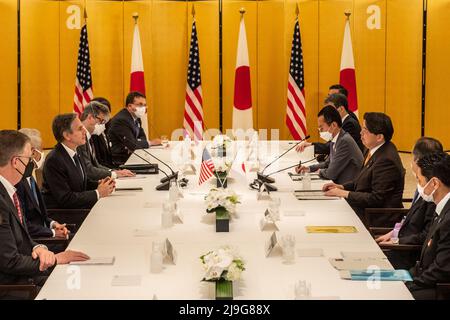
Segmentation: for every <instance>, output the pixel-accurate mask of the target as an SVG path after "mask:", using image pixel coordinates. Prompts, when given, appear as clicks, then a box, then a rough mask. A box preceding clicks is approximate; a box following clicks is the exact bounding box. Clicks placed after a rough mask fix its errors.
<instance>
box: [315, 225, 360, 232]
mask: <svg viewBox="0 0 450 320" xmlns="http://www.w3.org/2000/svg"><path fill="white" fill-rule="evenodd" d="M306 232H307V233H356V232H358V230H357V229H356V228H355V227H354V226H306Z"/></svg>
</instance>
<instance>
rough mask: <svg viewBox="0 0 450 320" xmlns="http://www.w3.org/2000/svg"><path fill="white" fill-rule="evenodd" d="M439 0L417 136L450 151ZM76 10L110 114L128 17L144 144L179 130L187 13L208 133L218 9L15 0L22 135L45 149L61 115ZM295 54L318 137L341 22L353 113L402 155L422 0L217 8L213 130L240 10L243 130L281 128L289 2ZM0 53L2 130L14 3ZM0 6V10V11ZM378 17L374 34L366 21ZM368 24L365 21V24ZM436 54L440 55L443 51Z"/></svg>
mask: <svg viewBox="0 0 450 320" xmlns="http://www.w3.org/2000/svg"><path fill="white" fill-rule="evenodd" d="M448 2H450V1H447V0H446V1H440V2H435V1H431V2H430V5H429V17H428V22H429V45H428V48H427V54H428V56H429V58H428V69H427V81H428V82H427V114H426V117H425V119H426V134H430V135H434V136H436V137H437V138H439V139H441V140H443V142H444V143H445V144H446V145H449V144H450V141H448V140H450V138H448V135H446V134H445V129H444V128H443V127H442V126H438V125H436V123H437V120H438V119H439V118H442V116H441V115H445V114H446V113H445V112H447V113H448V110H444V111H443V109H444V106H443V105H441V104H439V103H438V99H439V98H438V97H439V96H440V93H441V92H443V90H444V86H445V83H447V82H448V81H446V80H448V77H449V76H448V74H449V72H445V70H446V69H445V68H448V64H447V63H446V62H445V61H446V57H447V56H448V53H449V51H450V49H449V47H448V45H446V44H445V43H446V39H447V38H448V37H447V33H448V30H447V29H448V28H446V27H445V23H444V22H443V21H445V19H444V18H442V17H444V16H445V13H446V12H447V11H448V10H449V9H448V8H449V6H448V5H447V4H448ZM85 4H86V9H87V14H88V20H87V23H88V37H89V46H90V50H91V51H90V53H91V66H92V78H93V86H94V95H96V96H104V97H106V98H108V99H109V100H110V101H111V103H112V107H113V114H115V113H116V112H117V111H118V110H120V108H122V107H123V104H124V99H125V96H126V94H127V92H128V90H129V73H130V64H131V44H132V36H133V28H134V20H133V18H132V15H133V13H134V12H137V13H138V14H139V19H138V23H139V28H140V35H141V43H142V51H143V58H144V70H145V81H146V89H147V96H148V104H149V129H150V135H151V136H160V135H170V134H171V133H172V131H173V130H175V129H177V128H181V127H182V121H183V110H184V96H185V86H186V71H187V61H188V50H189V41H190V31H191V23H192V16H191V11H192V6H193V5H194V6H195V11H196V21H197V29H198V37H199V47H200V60H201V70H202V71H201V72H202V88H203V98H204V114H205V122H206V123H205V124H206V127H207V128H218V127H219V69H218V65H219V26H218V22H219V14H218V9H219V3H218V1H217V0H207V1H175V0H140V1H122V0H116V1H113V0H86V1H83V0H78V1H62V0H61V1H57V0H52V1H51V0H27V1H21V8H20V9H21V46H22V48H21V49H22V50H21V56H22V58H21V62H22V69H21V97H22V104H21V109H22V116H21V122H22V123H21V124H22V127H35V128H38V129H39V130H41V132H42V133H43V136H44V142H45V146H46V147H51V146H53V144H54V139H53V135H52V133H51V121H52V119H53V117H54V116H55V115H56V114H58V113H60V112H70V111H71V110H72V101H73V90H74V80H75V70H76V61H77V50H78V42H79V34H80V30H79V29H78V28H74V29H73V28H72V29H70V28H68V25H67V21H68V19H69V17H70V16H71V14H72V11H71V10H73V6H78V7H79V8H80V10H81V25H82V23H83V17H82V16H83V9H84V6H85ZM297 4H298V6H299V10H300V15H299V19H300V28H301V36H302V44H303V54H304V68H305V90H306V108H307V126H308V130H309V133H310V134H311V136H312V137H313V139H314V140H317V139H318V135H317V122H316V115H317V112H318V111H319V109H320V108H321V107H322V105H323V100H324V98H325V97H326V94H327V91H328V86H329V85H331V84H334V83H337V82H338V81H339V68H340V56H341V48H342V39H343V31H344V24H345V16H344V12H345V11H346V10H349V11H351V13H352V14H351V16H350V22H351V32H352V40H353V48H354V56H355V64H356V77H357V87H358V102H359V110H360V119H361V118H362V115H363V113H364V112H367V111H382V112H387V113H388V114H389V115H390V116H391V117H392V120H393V122H394V126H395V131H396V132H395V135H394V142H395V143H396V144H397V146H398V148H399V149H401V150H407V151H408V150H410V149H411V148H412V145H413V143H414V141H415V139H416V138H417V137H418V136H419V135H420V129H421V128H420V125H421V76H422V75H421V50H422V46H421V38H422V1H421V0H379V1H374V0H298V1H295V0H260V1H250V0H239V1H238V0H223V52H222V53H223V128H224V129H225V130H226V129H228V128H230V127H231V118H232V117H231V116H232V105H233V90H234V71H235V63H236V48H237V36H238V29H239V19H240V14H239V9H240V8H242V7H244V8H245V10H246V13H245V23H246V29H247V37H248V49H249V58H250V67H251V81H252V98H253V113H254V125H255V128H258V129H268V130H269V131H268V137H269V138H270V137H271V133H270V129H279V132H280V138H281V139H288V138H290V135H289V132H288V130H287V128H286V125H285V122H284V121H285V120H284V119H285V110H286V90H287V89H286V87H287V78H288V77H287V76H288V67H289V58H290V50H291V42H292V32H293V27H294V22H295V17H296V15H295V11H296V5H297ZM0 5H1V6H2V10H1V11H0V15H1V17H2V18H3V19H2V21H5V27H4V28H2V31H1V32H3V33H4V36H3V39H5V43H6V44H7V45H6V46H5V48H6V50H2V51H1V52H0V55H1V58H2V60H1V61H2V62H3V61H8V63H5V67H4V68H3V70H5V75H6V76H4V77H2V79H1V80H0V89H1V92H2V96H3V97H4V100H6V103H7V106H8V108H7V111H5V112H4V114H5V116H4V117H3V118H2V120H0V121H1V126H2V128H5V127H8V126H9V127H15V125H16V123H17V91H16V90H17V89H16V88H17V84H16V79H17V68H16V65H17V63H16V59H17V47H16V45H17V41H16V38H15V37H16V36H17V31H16V30H17V21H16V18H15V16H14V14H15V12H16V11H15V10H16V9H17V8H16V6H17V2H16V1H15V0H9V1H7V0H0ZM3 8H4V9H5V10H3ZM374 8H375V9H376V10H379V21H378V22H379V25H378V27H377V28H369V22H368V20H370V19H372V18H371V17H373V15H374V13H373V12H374V11H373V10H374ZM371 21H372V20H371ZM445 52H447V54H445Z"/></svg>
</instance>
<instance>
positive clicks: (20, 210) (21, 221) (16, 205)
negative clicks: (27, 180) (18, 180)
mask: <svg viewBox="0 0 450 320" xmlns="http://www.w3.org/2000/svg"><path fill="white" fill-rule="evenodd" d="M13 200H14V206H15V207H16V209H17V215H18V216H19V220H20V223H22V224H23V216H22V209H21V208H20V202H19V197H18V196H17V192H16V193H14V195H13Z"/></svg>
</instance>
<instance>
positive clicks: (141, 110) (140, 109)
mask: <svg viewBox="0 0 450 320" xmlns="http://www.w3.org/2000/svg"><path fill="white" fill-rule="evenodd" d="M145 111H146V108H145V107H137V108H136V112H135V113H134V115H135V116H136V117H138V118H142V117H143V116H144V115H145Z"/></svg>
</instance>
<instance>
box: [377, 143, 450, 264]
mask: <svg viewBox="0 0 450 320" xmlns="http://www.w3.org/2000/svg"><path fill="white" fill-rule="evenodd" d="M435 152H443V148H442V144H441V143H440V142H439V141H438V140H436V139H433V138H429V137H422V138H420V139H419V140H417V142H416V144H415V145H414V149H413V151H412V154H413V159H412V162H411V169H412V172H413V174H414V176H416V177H417V171H418V170H419V167H418V166H417V161H419V159H421V158H423V157H424V156H426V155H428V154H431V153H435ZM435 209H436V205H435V204H434V203H433V202H426V201H425V200H423V199H422V197H421V196H420V195H419V194H418V191H417V190H416V193H415V196H414V199H413V203H412V206H411V208H410V209H409V211H408V214H407V215H406V216H405V217H404V218H403V220H402V221H401V222H400V221H399V223H397V224H396V227H395V228H394V229H393V230H391V231H390V232H388V233H386V234H385V235H382V236H380V237H378V238H377V239H376V241H377V242H378V243H380V244H395V243H399V244H408V245H422V244H423V243H424V241H425V238H426V236H427V233H428V229H429V227H430V223H431V221H432V218H433V215H434V211H435ZM386 256H387V257H388V258H389V261H390V262H391V264H392V265H393V266H394V268H396V269H409V268H411V267H413V266H414V264H415V263H416V260H417V253H416V252H410V251H397V250H391V251H388V252H386Z"/></svg>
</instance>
